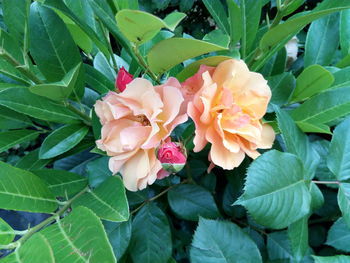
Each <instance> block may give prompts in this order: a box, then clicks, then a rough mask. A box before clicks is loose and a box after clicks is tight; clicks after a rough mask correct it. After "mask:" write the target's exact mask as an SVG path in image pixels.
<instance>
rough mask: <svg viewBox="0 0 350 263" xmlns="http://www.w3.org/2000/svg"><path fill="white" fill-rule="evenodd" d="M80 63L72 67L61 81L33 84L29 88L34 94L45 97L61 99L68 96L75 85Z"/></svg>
mask: <svg viewBox="0 0 350 263" xmlns="http://www.w3.org/2000/svg"><path fill="white" fill-rule="evenodd" d="M80 66H81V64H79V65H77V66H76V67H74V68H72V69H71V70H70V71H69V72H68V73H67V74H66V75H65V76H64V77H63V79H62V80H61V81H58V82H54V83H45V84H37V85H33V86H31V87H30V88H29V90H30V91H31V92H33V93H34V94H37V95H40V96H43V97H47V98H49V99H52V100H57V101H63V100H64V99H66V98H68V97H69V95H70V94H71V93H72V91H73V90H74V87H75V86H76V85H77V79H78V75H79V72H80Z"/></svg>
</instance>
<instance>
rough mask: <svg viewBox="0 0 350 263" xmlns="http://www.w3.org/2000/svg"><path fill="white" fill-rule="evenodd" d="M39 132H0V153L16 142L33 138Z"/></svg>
mask: <svg viewBox="0 0 350 263" xmlns="http://www.w3.org/2000/svg"><path fill="white" fill-rule="evenodd" d="M39 134H40V133H39V132H37V131H34V130H15V131H6V132H0V153H1V152H4V151H6V150H8V149H10V148H12V147H13V146H15V145H17V144H21V143H23V142H28V141H32V140H35V139H36V138H37V137H38V136H39Z"/></svg>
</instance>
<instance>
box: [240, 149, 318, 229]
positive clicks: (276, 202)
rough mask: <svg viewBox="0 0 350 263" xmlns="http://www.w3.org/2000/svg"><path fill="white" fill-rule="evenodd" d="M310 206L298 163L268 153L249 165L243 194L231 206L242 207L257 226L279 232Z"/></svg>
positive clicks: (276, 154)
mask: <svg viewBox="0 0 350 263" xmlns="http://www.w3.org/2000/svg"><path fill="white" fill-rule="evenodd" d="M276 178H278V180H275V179H276ZM310 202H311V196H310V193H309V190H308V188H307V186H306V182H305V180H304V167H303V165H302V163H301V161H300V160H299V159H298V158H297V157H296V156H295V155H293V154H289V153H282V152H278V151H276V150H271V151H269V152H267V153H264V154H263V155H261V156H260V157H259V158H258V159H256V160H255V161H254V162H253V163H252V164H251V165H250V167H249V168H248V172H247V179H246V183H245V187H244V193H243V195H242V196H241V197H240V199H239V200H238V201H237V202H236V203H235V204H239V205H243V206H244V207H245V208H246V209H247V210H248V212H249V213H250V214H251V215H252V217H253V218H254V220H255V221H256V222H257V223H259V224H261V225H264V226H267V227H270V228H274V229H281V228H285V227H287V226H289V225H290V224H291V223H294V222H295V221H297V220H299V219H301V218H302V217H303V216H305V215H307V214H308V213H309V212H310Z"/></svg>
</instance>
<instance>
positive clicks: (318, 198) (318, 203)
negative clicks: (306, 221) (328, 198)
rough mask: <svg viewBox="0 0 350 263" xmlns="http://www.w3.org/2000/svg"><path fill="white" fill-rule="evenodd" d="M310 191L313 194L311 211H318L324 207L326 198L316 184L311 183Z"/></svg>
mask: <svg viewBox="0 0 350 263" xmlns="http://www.w3.org/2000/svg"><path fill="white" fill-rule="evenodd" d="M309 190H310V194H311V210H312V211H316V210H318V209H320V208H321V207H322V206H323V204H324V197H323V194H322V192H321V190H320V188H318V186H317V185H316V184H315V183H314V182H311V183H310V187H309Z"/></svg>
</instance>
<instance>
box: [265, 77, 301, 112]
mask: <svg viewBox="0 0 350 263" xmlns="http://www.w3.org/2000/svg"><path fill="white" fill-rule="evenodd" d="M267 80H268V85H269V87H270V88H271V92H272V97H271V101H270V103H272V104H275V105H278V106H281V105H284V104H286V103H287V102H288V100H289V98H290V96H291V94H292V92H293V89H294V87H295V78H294V75H293V74H292V73H290V72H284V73H282V74H280V75H276V76H272V77H268V78H267Z"/></svg>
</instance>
